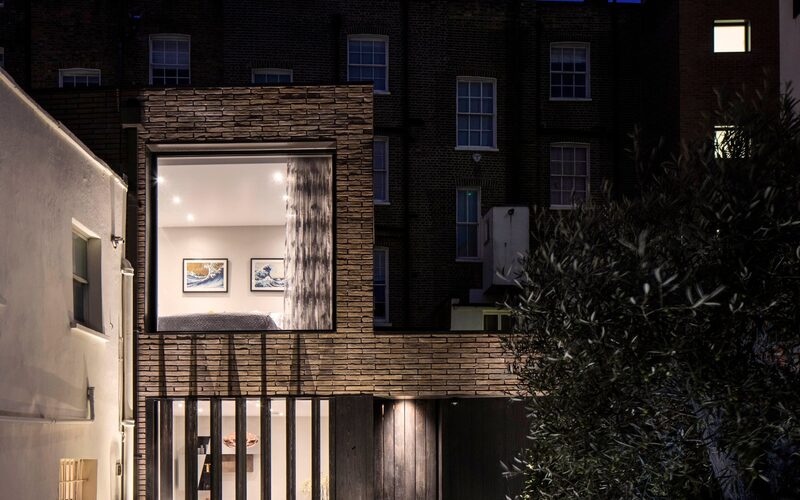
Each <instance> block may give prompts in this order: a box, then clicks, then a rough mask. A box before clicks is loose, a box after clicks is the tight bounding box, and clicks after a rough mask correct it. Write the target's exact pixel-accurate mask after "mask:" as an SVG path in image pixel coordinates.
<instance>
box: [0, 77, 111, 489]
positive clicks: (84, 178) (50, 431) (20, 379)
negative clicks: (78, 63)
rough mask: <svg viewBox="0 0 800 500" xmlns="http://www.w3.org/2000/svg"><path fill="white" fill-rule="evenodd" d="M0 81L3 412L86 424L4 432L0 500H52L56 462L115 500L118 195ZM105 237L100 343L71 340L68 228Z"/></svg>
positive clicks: (3, 425)
mask: <svg viewBox="0 0 800 500" xmlns="http://www.w3.org/2000/svg"><path fill="white" fill-rule="evenodd" d="M14 88H15V87H14V84H13V83H12V81H11V80H10V79H9V77H8V76H7V75H5V74H0V214H2V216H1V217H0V234H2V237H0V297H1V298H0V303H5V305H3V306H0V411H2V412H3V413H7V412H16V413H19V414H25V415H45V416H47V417H52V418H76V417H82V416H85V415H86V387H87V385H91V386H94V387H95V402H96V421H95V422H94V423H93V424H83V425H81V424H66V425H53V424H44V423H17V422H6V421H3V422H0V484H2V490H0V491H1V493H0V497H2V498H9V499H11V498H14V499H17V498H18V499H27V498H43V499H44V498H57V492H58V471H59V459H61V458H94V459H97V461H98V477H97V481H98V491H97V498H104V499H114V498H118V497H119V489H118V484H117V483H118V477H117V476H116V470H115V469H116V462H117V460H119V459H120V458H121V440H120V432H119V403H118V398H119V372H118V364H117V345H118V342H117V337H118V335H119V333H120V330H119V328H120V325H121V276H120V262H121V259H122V257H123V254H124V248H123V247H122V246H120V247H119V248H117V249H115V248H113V246H112V245H111V235H112V234H116V235H124V234H125V228H124V227H123V223H124V220H125V190H124V188H123V186H122V185H121V184H120V183H119V182H118V181H117V180H116V179H115V178H114V177H113V176H111V175H110V174H109V173H108V172H107V171H105V170H103V167H102V166H100V165H99V164H98V163H95V162H94V161H93V160H92V159H91V157H90V156H89V155H88V154H87V153H86V152H85V151H84V150H82V149H81V147H80V146H78V145H77V144H76V143H75V142H72V141H71V140H70V139H68V138H67V136H65V134H64V133H63V132H62V131H60V130H59V129H58V128H57V127H56V126H55V122H52V121H48V119H47V118H45V116H44V115H43V114H42V113H41V111H37V109H38V108H34V107H32V106H31V105H30V104H29V101H28V100H27V99H26V97H24V96H23V95H22V94H21V93H19V91H15V90H14ZM73 218H75V219H76V220H78V221H80V222H81V223H82V224H83V225H85V226H86V227H87V228H89V229H90V230H91V231H92V232H94V233H96V234H97V235H98V236H100V237H101V255H102V257H101V260H102V290H103V313H102V324H103V329H104V331H105V334H106V335H107V336H108V339H109V341H108V342H102V341H99V340H96V339H95V338H93V337H92V336H90V335H87V334H82V333H74V332H72V331H71V330H70V320H71V319H72V315H73V312H72V234H71V231H72V219H73Z"/></svg>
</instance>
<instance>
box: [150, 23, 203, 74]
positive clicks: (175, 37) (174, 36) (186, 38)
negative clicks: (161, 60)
mask: <svg viewBox="0 0 800 500" xmlns="http://www.w3.org/2000/svg"><path fill="white" fill-rule="evenodd" d="M156 40H167V41H180V42H188V44H189V63H188V64H187V69H188V70H189V81H188V82H187V83H186V85H191V84H192V37H191V36H190V35H184V34H180V33H156V34H154V35H150V38H149V41H148V47H149V52H148V54H147V62H148V67H149V73H150V78H149V83H150V85H153V42H154V41H156ZM160 66H161V65H160ZM176 85H177V84H176ZM167 86H168V85H167Z"/></svg>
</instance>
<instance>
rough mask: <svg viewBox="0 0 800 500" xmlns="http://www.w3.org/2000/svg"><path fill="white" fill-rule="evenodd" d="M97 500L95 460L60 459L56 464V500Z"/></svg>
mask: <svg viewBox="0 0 800 500" xmlns="http://www.w3.org/2000/svg"><path fill="white" fill-rule="evenodd" d="M90 498H91V499H94V498H97V460H95V459H86V458H62V459H61V460H60V461H59V464H58V500H89V499H90Z"/></svg>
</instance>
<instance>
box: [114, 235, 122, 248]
mask: <svg viewBox="0 0 800 500" xmlns="http://www.w3.org/2000/svg"><path fill="white" fill-rule="evenodd" d="M123 242H125V238H123V237H122V236H117V235H116V234H112V235H111V245H112V246H113V247H114V248H117V247H118V246H119V244H120V243H123Z"/></svg>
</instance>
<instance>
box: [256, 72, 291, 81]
mask: <svg viewBox="0 0 800 500" xmlns="http://www.w3.org/2000/svg"><path fill="white" fill-rule="evenodd" d="M253 83H255V84H261V83H292V70H290V69H276V68H254V69H253Z"/></svg>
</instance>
